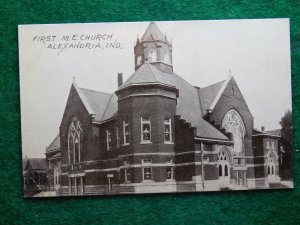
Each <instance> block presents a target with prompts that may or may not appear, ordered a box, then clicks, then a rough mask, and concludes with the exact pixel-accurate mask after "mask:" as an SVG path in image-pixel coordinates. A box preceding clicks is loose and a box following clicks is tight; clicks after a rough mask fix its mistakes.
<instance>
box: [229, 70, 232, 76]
mask: <svg viewBox="0 0 300 225" xmlns="http://www.w3.org/2000/svg"><path fill="white" fill-rule="evenodd" d="M229 76H230V77H231V76H232V73H231V69H229Z"/></svg>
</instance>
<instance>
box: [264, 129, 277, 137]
mask: <svg viewBox="0 0 300 225" xmlns="http://www.w3.org/2000/svg"><path fill="white" fill-rule="evenodd" d="M265 133H266V134H271V135H277V136H281V129H275V130H267V131H265Z"/></svg>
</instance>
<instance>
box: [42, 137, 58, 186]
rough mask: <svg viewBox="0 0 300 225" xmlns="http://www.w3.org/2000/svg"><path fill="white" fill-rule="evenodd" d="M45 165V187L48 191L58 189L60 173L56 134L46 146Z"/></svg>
mask: <svg viewBox="0 0 300 225" xmlns="http://www.w3.org/2000/svg"><path fill="white" fill-rule="evenodd" d="M45 154H46V165H47V179H48V182H47V188H48V189H49V190H50V191H58V190H59V187H60V173H61V169H60V168H61V153H60V137H59V135H57V136H56V137H55V138H54V139H53V141H52V142H51V144H50V145H49V146H48V147H47V148H46V153H45Z"/></svg>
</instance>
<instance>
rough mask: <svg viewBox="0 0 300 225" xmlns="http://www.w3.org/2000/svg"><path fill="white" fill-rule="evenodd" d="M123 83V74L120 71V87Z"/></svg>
mask: <svg viewBox="0 0 300 225" xmlns="http://www.w3.org/2000/svg"><path fill="white" fill-rule="evenodd" d="M122 84H123V74H122V73H118V87H120V86H121V85H122Z"/></svg>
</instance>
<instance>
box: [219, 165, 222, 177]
mask: <svg viewBox="0 0 300 225" xmlns="http://www.w3.org/2000/svg"><path fill="white" fill-rule="evenodd" d="M219 177H222V166H221V165H219Z"/></svg>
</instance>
